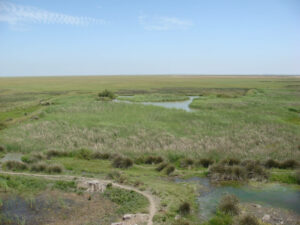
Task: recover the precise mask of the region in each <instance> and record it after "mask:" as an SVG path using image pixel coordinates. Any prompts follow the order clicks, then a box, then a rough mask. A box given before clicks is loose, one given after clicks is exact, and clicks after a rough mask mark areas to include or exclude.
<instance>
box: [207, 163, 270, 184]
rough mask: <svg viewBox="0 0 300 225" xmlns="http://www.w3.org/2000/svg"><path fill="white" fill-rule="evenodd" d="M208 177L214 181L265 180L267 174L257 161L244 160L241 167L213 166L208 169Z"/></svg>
mask: <svg viewBox="0 0 300 225" xmlns="http://www.w3.org/2000/svg"><path fill="white" fill-rule="evenodd" d="M209 176H210V178H211V179H212V180H215V181H227V180H228V181H244V180H247V179H255V180H265V179H267V178H268V173H267V171H266V170H265V169H264V167H263V166H261V164H260V163H259V162H258V161H253V160H245V161H243V162H242V163H241V165H234V164H233V165H232V166H231V165H229V164H224V163H222V162H221V163H217V164H214V165H212V166H211V167H210V168H209Z"/></svg>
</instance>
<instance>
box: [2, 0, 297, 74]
mask: <svg viewBox="0 0 300 225" xmlns="http://www.w3.org/2000/svg"><path fill="white" fill-rule="evenodd" d="M111 74H300V1H299V0H243V1H241V0H205V1H201V0H147V1H146V0H126V1H125V0H86V1H83V0H64V1H61V0H13V1H10V0H8V1H4V0H0V76H45V75H111Z"/></svg>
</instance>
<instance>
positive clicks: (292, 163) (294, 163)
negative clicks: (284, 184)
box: [279, 159, 299, 169]
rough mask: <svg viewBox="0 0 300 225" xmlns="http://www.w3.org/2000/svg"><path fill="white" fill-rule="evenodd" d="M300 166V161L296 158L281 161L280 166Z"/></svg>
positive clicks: (286, 167) (283, 167) (289, 167)
mask: <svg viewBox="0 0 300 225" xmlns="http://www.w3.org/2000/svg"><path fill="white" fill-rule="evenodd" d="M298 166H299V164H298V162H297V161H296V160H294V159H287V160H285V161H283V162H282V163H280V166H279V167H280V168H281V169H295V168H297V167H298Z"/></svg>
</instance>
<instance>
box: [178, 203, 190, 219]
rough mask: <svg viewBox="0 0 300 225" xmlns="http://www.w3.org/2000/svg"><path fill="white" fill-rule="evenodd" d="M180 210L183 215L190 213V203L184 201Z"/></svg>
mask: <svg viewBox="0 0 300 225" xmlns="http://www.w3.org/2000/svg"><path fill="white" fill-rule="evenodd" d="M178 212H179V213H180V214H181V215H183V216H186V215H188V214H190V212H191V205H190V203H188V202H183V203H182V204H180V206H179V209H178Z"/></svg>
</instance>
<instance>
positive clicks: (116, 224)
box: [111, 222, 123, 225]
mask: <svg viewBox="0 0 300 225" xmlns="http://www.w3.org/2000/svg"><path fill="white" fill-rule="evenodd" d="M111 225H123V223H122V222H117V223H112V224H111Z"/></svg>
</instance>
